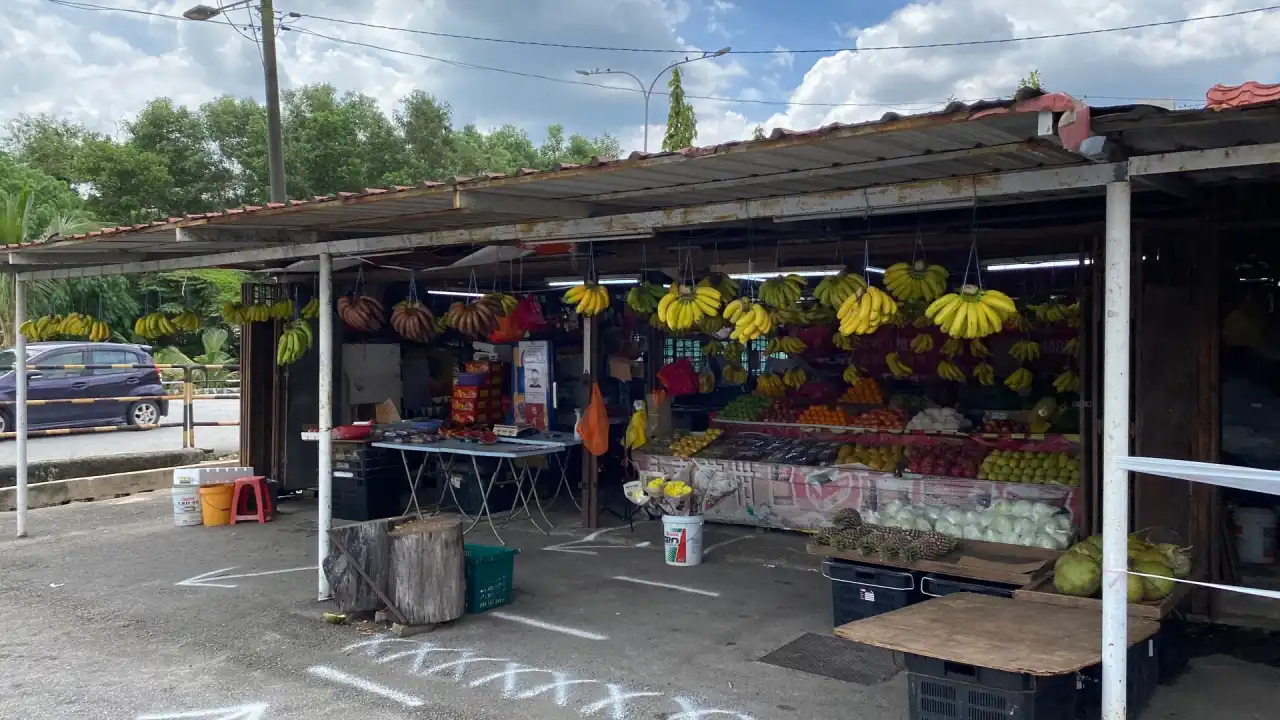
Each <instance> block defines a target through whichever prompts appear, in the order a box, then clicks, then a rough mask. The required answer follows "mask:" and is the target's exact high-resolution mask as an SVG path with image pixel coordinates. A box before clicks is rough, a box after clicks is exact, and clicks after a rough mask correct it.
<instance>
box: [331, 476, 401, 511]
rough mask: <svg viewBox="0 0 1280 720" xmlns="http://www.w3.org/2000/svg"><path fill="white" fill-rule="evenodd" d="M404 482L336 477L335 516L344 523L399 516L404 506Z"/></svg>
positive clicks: (334, 484) (334, 481)
mask: <svg viewBox="0 0 1280 720" xmlns="http://www.w3.org/2000/svg"><path fill="white" fill-rule="evenodd" d="M402 486H404V483H402V482H395V481H394V480H393V479H388V478H366V477H361V476H353V477H342V476H340V475H338V474H337V473H334V476H333V516H334V517H336V518H342V519H343V520H356V521H359V522H363V521H365V520H378V519H380V518H389V517H396V516H397V515H399V514H400V511H402V510H404V507H403V506H402V505H400V488H401V487H402Z"/></svg>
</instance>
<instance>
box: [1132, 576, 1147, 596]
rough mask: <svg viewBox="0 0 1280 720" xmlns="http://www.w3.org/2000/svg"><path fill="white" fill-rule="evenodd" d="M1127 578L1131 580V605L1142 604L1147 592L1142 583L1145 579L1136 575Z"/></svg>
mask: <svg viewBox="0 0 1280 720" xmlns="http://www.w3.org/2000/svg"><path fill="white" fill-rule="evenodd" d="M1127 577H1128V578H1129V587H1128V591H1129V594H1128V598H1129V602H1131V603H1140V602H1142V598H1143V597H1145V596H1146V591H1147V590H1146V587H1144V586H1143V583H1142V581H1143V580H1144V579H1145V578H1140V577H1137V576H1135V575H1129V576H1127Z"/></svg>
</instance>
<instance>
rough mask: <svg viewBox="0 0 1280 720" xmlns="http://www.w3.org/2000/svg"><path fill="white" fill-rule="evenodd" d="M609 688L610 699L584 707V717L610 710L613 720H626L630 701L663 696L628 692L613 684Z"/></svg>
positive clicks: (581, 709) (654, 693)
mask: <svg viewBox="0 0 1280 720" xmlns="http://www.w3.org/2000/svg"><path fill="white" fill-rule="evenodd" d="M607 687H608V689H609V697H607V698H604V699H603V700H597V701H596V702H593V703H591V704H590V705H583V706H582V707H581V708H580V709H579V712H581V713H582V714H583V715H595V714H596V713H598V712H600V711H601V710H604V709H605V708H609V717H611V718H613V720H625V719H626V717H627V701H628V700H630V699H632V698H642V697H661V694H660V693H656V692H627V691H626V690H623V689H622V688H620V687H618V686H617V685H614V684H612V683H610V684H609V685H608V686H607Z"/></svg>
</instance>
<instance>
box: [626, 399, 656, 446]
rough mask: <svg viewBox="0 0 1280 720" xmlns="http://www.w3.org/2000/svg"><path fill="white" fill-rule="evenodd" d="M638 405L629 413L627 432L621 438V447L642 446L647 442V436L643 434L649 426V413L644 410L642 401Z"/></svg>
mask: <svg viewBox="0 0 1280 720" xmlns="http://www.w3.org/2000/svg"><path fill="white" fill-rule="evenodd" d="M639 405H640V406H639V407H637V408H636V410H635V412H633V413H631V420H630V422H628V423H627V433H626V435H624V436H623V438H622V447H624V448H626V449H628V450H635V449H637V448H642V447H644V446H645V445H647V444H648V442H649V438H648V437H646V435H645V432H646V431H647V430H648V426H649V414H648V413H646V412H645V410H644V405H643V403H639Z"/></svg>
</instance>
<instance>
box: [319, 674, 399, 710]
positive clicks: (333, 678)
mask: <svg viewBox="0 0 1280 720" xmlns="http://www.w3.org/2000/svg"><path fill="white" fill-rule="evenodd" d="M307 672H309V673H311V674H312V675H315V676H316V677H318V678H321V679H324V680H328V681H330V682H335V683H338V684H339V685H347V686H349V687H353V688H355V689H357V690H363V691H365V692H367V693H373V694H374V695H381V696H382V697H384V698H386V699H388V700H393V701H395V702H398V703H400V704H401V705H404V706H405V707H411V708H416V707H422V705H423V701H422V700H421V699H419V698H416V697H414V696H412V695H410V694H408V693H402V692H400V691H399V690H396V689H395V688H389V687H387V686H386V685H380V684H378V683H376V682H374V681H372V680H366V679H364V678H362V677H356V676H355V675H348V674H347V673H344V672H342V671H341V670H334V669H333V668H331V667H325V666H323V665H316V666H314V667H310V668H307Z"/></svg>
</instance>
